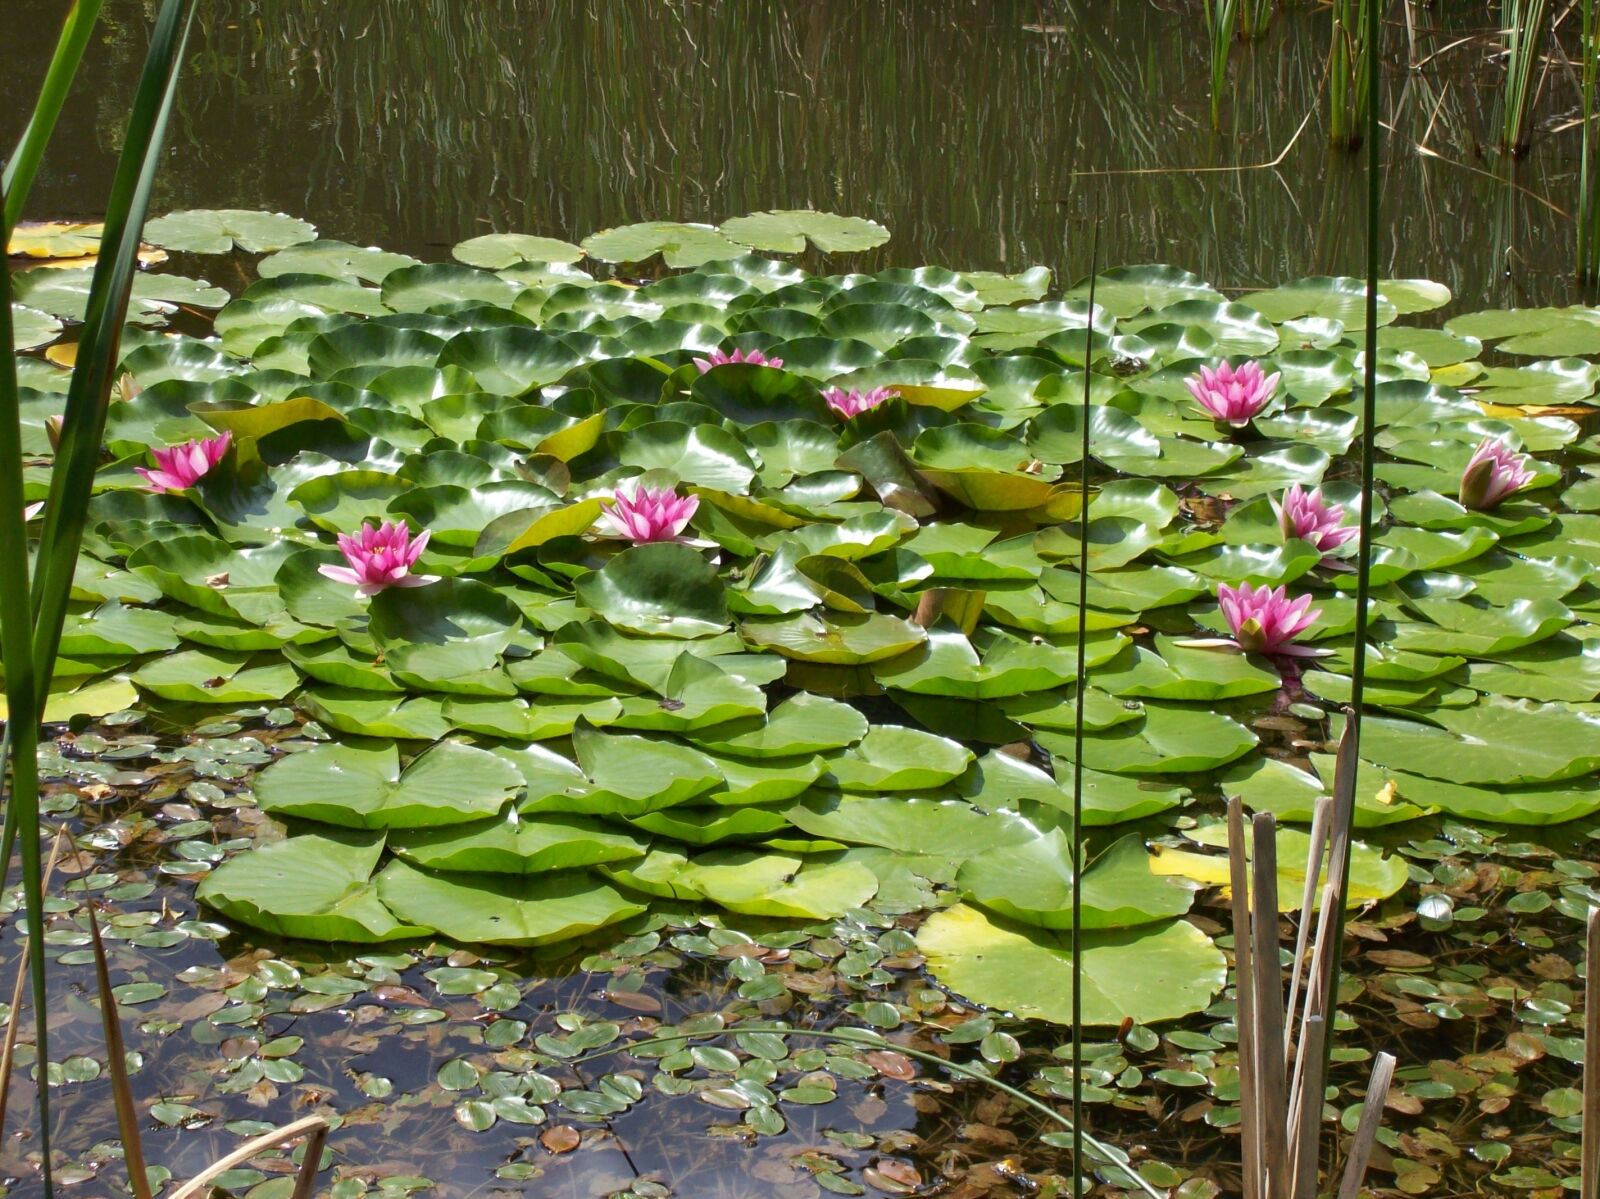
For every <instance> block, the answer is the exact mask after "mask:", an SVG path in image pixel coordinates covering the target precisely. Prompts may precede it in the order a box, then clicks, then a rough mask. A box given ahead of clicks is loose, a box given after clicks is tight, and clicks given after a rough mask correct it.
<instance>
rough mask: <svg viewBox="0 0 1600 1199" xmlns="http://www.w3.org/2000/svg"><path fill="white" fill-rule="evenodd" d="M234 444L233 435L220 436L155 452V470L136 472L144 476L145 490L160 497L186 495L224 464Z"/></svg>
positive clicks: (152, 453)
mask: <svg viewBox="0 0 1600 1199" xmlns="http://www.w3.org/2000/svg"><path fill="white" fill-rule="evenodd" d="M232 440H233V434H232V433H221V434H219V435H218V436H216V437H207V438H201V439H197V440H195V441H186V442H184V443H183V444H182V445H175V446H168V447H167V448H166V449H161V450H154V449H153V450H151V451H150V455H151V457H153V458H154V459H155V460H156V465H155V469H154V470H151V469H148V468H147V467H143V466H136V467H134V469H135V470H136V471H138V473H139V474H141V475H143V476H144V479H145V484H146V486H147V487H148V488H149V490H151V491H153V492H155V493H156V494H157V495H163V494H165V493H166V492H169V491H187V490H188V489H189V488H191V487H193V486H194V485H195V484H196V483H198V482H199V481H200V480H201V479H203V478H204V477H205V476H206V475H207V474H209V473H210V471H211V468H212V467H214V466H215V465H216V464H217V463H219V462H221V461H222V457H223V455H224V454H226V453H227V452H228V445H229V443H230V442H232Z"/></svg>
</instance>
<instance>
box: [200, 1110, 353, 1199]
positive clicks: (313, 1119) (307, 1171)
mask: <svg viewBox="0 0 1600 1199" xmlns="http://www.w3.org/2000/svg"><path fill="white" fill-rule="evenodd" d="M301 1135H304V1136H305V1138H306V1156H305V1160H303V1161H302V1162H301V1163H300V1173H299V1175H298V1177H297V1178H296V1179H295V1184H294V1192H293V1194H292V1195H291V1196H290V1199H307V1197H309V1196H310V1194H311V1188H312V1183H313V1181H314V1179H315V1178H316V1173H317V1164H318V1163H319V1162H320V1161H321V1160H322V1143H323V1142H324V1141H325V1140H327V1138H328V1122H327V1121H326V1120H325V1119H323V1118H322V1117H321V1116H304V1117H302V1118H301V1119H299V1120H296V1121H295V1122H294V1123H293V1124H285V1125H284V1126H283V1127H282V1128H275V1129H273V1130H272V1131H271V1132H267V1133H263V1134H262V1135H260V1136H258V1137H256V1138H255V1139H254V1140H250V1141H246V1142H245V1143H244V1144H243V1145H240V1146H239V1147H238V1148H237V1149H235V1150H234V1151H233V1152H232V1153H230V1154H228V1156H226V1157H221V1158H218V1159H217V1160H216V1161H214V1162H212V1163H211V1164H210V1165H209V1166H207V1167H206V1168H205V1169H204V1170H201V1171H200V1173H198V1174H196V1175H195V1176H194V1177H193V1178H191V1179H190V1180H189V1181H188V1182H186V1183H184V1184H183V1185H182V1186H181V1187H179V1188H178V1189H177V1190H175V1191H173V1192H172V1195H171V1196H170V1199H199V1197H200V1196H201V1195H204V1194H205V1193H206V1184H207V1183H209V1182H210V1181H211V1180H212V1179H213V1178H215V1177H216V1176H217V1175H218V1174H225V1173H227V1172H228V1171H229V1170H231V1169H233V1168H234V1167H235V1166H241V1165H243V1164H244V1163H245V1162H247V1161H249V1160H250V1159H251V1158H253V1157H254V1156H255V1155H256V1154H258V1153H261V1152H263V1151H264V1150H267V1149H274V1148H276V1147H277V1146H279V1145H281V1144H283V1143H284V1142H285V1141H292V1140H294V1138H295V1137H298V1136H301Z"/></svg>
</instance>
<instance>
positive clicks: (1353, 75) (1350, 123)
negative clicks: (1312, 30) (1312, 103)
mask: <svg viewBox="0 0 1600 1199" xmlns="http://www.w3.org/2000/svg"><path fill="white" fill-rule="evenodd" d="M1377 4H1378V0H1333V7H1332V17H1333V29H1332V35H1331V42H1330V48H1329V55H1328V140H1329V141H1330V142H1331V143H1332V144H1333V145H1335V146H1342V147H1344V148H1346V149H1349V150H1354V149H1357V148H1359V147H1360V145H1361V137H1362V130H1363V129H1364V128H1365V126H1366V123H1367V102H1368V101H1367V94H1368V87H1367V81H1368V79H1369V78H1370V77H1371V76H1372V73H1373V72H1374V70H1376V67H1377V64H1376V61H1375V60H1376V57H1377V37H1376V36H1375V35H1373V34H1371V33H1370V32H1369V27H1371V28H1376V25H1377V22H1375V21H1371V22H1369V21H1368V20H1367V14H1368V9H1369V6H1372V7H1375V6H1376V5H1377Z"/></svg>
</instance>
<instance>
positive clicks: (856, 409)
mask: <svg viewBox="0 0 1600 1199" xmlns="http://www.w3.org/2000/svg"><path fill="white" fill-rule="evenodd" d="M899 394H900V393H899V392H897V391H895V389H894V388H892V387H873V388H869V389H868V390H866V391H859V390H857V389H856V388H854V387H852V388H851V389H850V390H849V391H846V390H845V389H844V388H842V387H829V388H825V389H824V390H823V392H822V398H823V399H825V400H827V401H828V407H829V408H831V409H833V411H834V412H835V413H836V414H837V415H838V416H839V417H840V418H842V419H844V420H849V419H850V418H851V417H853V416H860V415H861V414H862V413H863V412H869V411H871V410H872V409H874V408H876V407H877V406H878V405H879V404H881V403H883V402H884V401H885V400H890V399H893V398H894V397H895V396H897V395H899Z"/></svg>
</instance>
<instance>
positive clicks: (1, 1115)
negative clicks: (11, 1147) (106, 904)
mask: <svg viewBox="0 0 1600 1199" xmlns="http://www.w3.org/2000/svg"><path fill="white" fill-rule="evenodd" d="M66 836H67V830H66V828H65V826H63V827H61V828H58V829H56V839H55V840H54V841H53V842H51V844H50V860H49V861H48V862H46V863H45V867H44V884H43V887H42V888H41V890H49V888H50V879H51V877H52V876H53V875H54V874H55V872H56V862H57V860H58V859H59V858H60V856H61V844H62V842H63V841H65V840H66ZM33 933H34V930H33V929H31V928H30V929H29V930H28V935H27V936H26V937H24V938H22V956H21V958H20V959H18V966H17V984H16V986H14V987H12V988H11V1011H10V1014H9V1015H8V1016H7V1017H6V1040H5V1047H4V1048H3V1049H0V1131H3V1130H4V1129H5V1126H6V1108H7V1105H8V1104H9V1103H10V1101H11V1072H12V1070H13V1068H14V1067H15V1064H16V1054H17V1032H18V1029H20V1028H21V1022H20V1021H19V1020H18V1019H17V1017H18V1015H19V1013H20V1012H21V1011H22V997H23V993H24V991H25V990H26V989H27V984H28V957H29V955H30V954H31V953H32V952H33V944H32V940H33ZM41 1065H42V1064H41Z"/></svg>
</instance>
